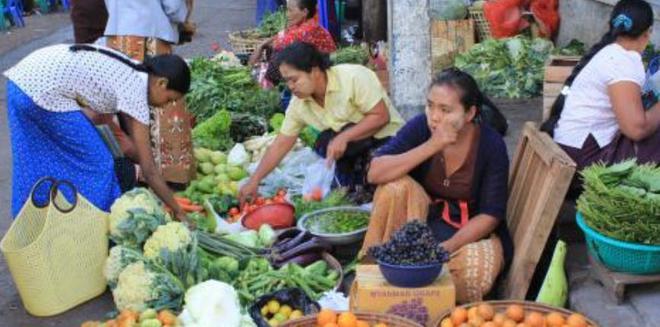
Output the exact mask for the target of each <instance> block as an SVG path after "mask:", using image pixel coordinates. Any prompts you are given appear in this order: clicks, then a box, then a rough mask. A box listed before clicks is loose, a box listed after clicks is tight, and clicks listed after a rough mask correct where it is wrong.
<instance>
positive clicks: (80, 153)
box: [5, 44, 190, 220]
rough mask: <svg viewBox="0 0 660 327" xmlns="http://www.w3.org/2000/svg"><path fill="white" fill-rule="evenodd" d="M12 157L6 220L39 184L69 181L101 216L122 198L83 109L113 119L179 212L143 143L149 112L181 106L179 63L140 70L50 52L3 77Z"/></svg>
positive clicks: (116, 56) (62, 49) (105, 53)
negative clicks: (117, 120)
mask: <svg viewBox="0 0 660 327" xmlns="http://www.w3.org/2000/svg"><path fill="white" fill-rule="evenodd" d="M5 76H6V77H7V78H8V81H7V111H8V116H9V128H10V131H11V144H12V154H13V179H12V181H13V182H12V184H13V186H12V187H13V190H12V216H14V217H15V216H16V215H17V214H18V211H19V210H20V209H21V207H22V206H23V204H24V203H25V201H26V200H27V199H28V197H29V193H30V189H31V187H32V186H33V185H34V183H35V182H36V181H37V180H39V179H40V178H42V177H45V176H51V177H54V178H56V179H64V180H69V181H71V182H72V183H73V184H74V185H75V186H76V187H77V188H78V190H79V192H80V193H81V194H82V195H83V196H85V198H87V199H88V200H90V201H91V202H92V203H93V204H94V205H96V206H97V207H98V208H100V209H101V210H106V211H107V210H109V208H110V206H111V204H112V203H113V202H114V200H115V199H116V198H117V197H118V196H120V188H119V184H118V181H117V177H116V176H115V173H114V163H113V158H112V155H111V153H110V150H109V149H108V147H107V146H106V145H105V143H104V142H103V140H102V138H101V136H100V134H99V133H98V132H97V130H96V128H95V127H94V126H93V124H92V123H91V121H90V120H89V119H88V118H87V116H85V115H84V114H83V112H82V111H81V108H82V107H86V108H90V109H92V110H94V111H96V112H98V113H103V114H119V117H120V121H122V122H123V124H122V125H124V126H126V129H127V131H128V134H129V135H130V137H131V139H132V140H133V143H134V145H135V147H136V152H137V157H138V160H139V164H140V166H141V167H142V171H143V173H144V176H145V179H146V181H147V183H148V184H149V186H150V187H151V188H152V189H153V190H154V192H155V193H156V194H157V195H158V196H159V197H160V198H161V199H162V200H163V201H164V202H165V204H167V205H168V206H169V207H170V208H172V209H173V211H174V213H175V216H176V217H177V218H178V219H180V220H184V219H185V213H184V212H183V210H181V208H180V207H179V206H178V205H177V203H176V201H174V199H173V195H172V192H171V191H170V189H169V188H168V187H167V185H166V184H165V181H164V179H163V177H162V176H161V175H160V174H159V173H158V170H157V169H156V166H155V164H154V159H153V156H152V153H151V145H150V136H149V116H150V110H151V109H150V105H154V106H162V105H165V104H168V103H172V102H176V101H178V100H180V99H181V98H182V97H183V96H184V94H186V93H187V92H188V90H189V88H190V70H189V69H188V66H187V64H186V63H185V61H184V60H183V59H181V58H180V57H178V56H175V55H162V56H156V57H153V58H149V59H147V60H146V61H145V62H144V63H143V64H140V63H138V62H136V61H133V60H131V59H129V58H128V57H126V56H125V55H123V54H121V53H119V52H117V51H114V50H111V49H108V48H103V47H96V46H90V45H73V46H72V45H64V44H62V45H54V46H49V47H46V48H43V49H39V50H37V51H35V52H33V53H32V54H30V55H28V56H27V57H25V58H24V59H23V60H21V61H20V62H19V63H18V64H17V65H16V66H14V67H12V68H11V69H9V70H8V71H6V72H5Z"/></svg>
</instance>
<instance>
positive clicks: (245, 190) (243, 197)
mask: <svg viewBox="0 0 660 327" xmlns="http://www.w3.org/2000/svg"><path fill="white" fill-rule="evenodd" d="M258 189H259V182H258V181H255V180H254V178H250V179H249V180H248V181H247V183H245V185H243V187H241V189H240V190H238V201H239V203H240V204H241V207H242V206H243V203H246V202H248V201H249V200H250V199H256V198H257V191H258Z"/></svg>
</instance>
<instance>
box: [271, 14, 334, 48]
mask: <svg viewBox="0 0 660 327" xmlns="http://www.w3.org/2000/svg"><path fill="white" fill-rule="evenodd" d="M297 41H302V42H305V43H309V44H312V45H314V46H315V47H316V48H317V49H318V50H319V51H320V52H323V53H331V52H335V50H337V46H336V45H335V41H334V40H333V39H332V35H330V32H328V31H327V30H326V29H325V28H323V27H321V26H320V25H319V24H318V23H317V22H316V21H315V20H314V19H313V18H312V19H308V20H306V21H305V22H303V23H302V24H300V25H296V26H292V27H289V28H287V29H286V30H284V31H283V32H280V33H279V34H278V35H277V36H276V37H275V39H274V40H273V49H274V50H275V52H278V51H281V50H282V49H284V48H286V47H287V46H289V45H291V44H292V43H294V42H297Z"/></svg>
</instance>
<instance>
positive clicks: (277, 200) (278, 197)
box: [274, 196, 286, 203]
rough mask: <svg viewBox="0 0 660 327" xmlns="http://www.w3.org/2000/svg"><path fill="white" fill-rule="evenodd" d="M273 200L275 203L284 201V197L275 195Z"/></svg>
mask: <svg viewBox="0 0 660 327" xmlns="http://www.w3.org/2000/svg"><path fill="white" fill-rule="evenodd" d="M274 202H275V203H286V199H284V198H283V197H281V196H276V197H275V200H274Z"/></svg>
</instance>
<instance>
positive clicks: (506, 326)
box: [502, 319, 518, 327]
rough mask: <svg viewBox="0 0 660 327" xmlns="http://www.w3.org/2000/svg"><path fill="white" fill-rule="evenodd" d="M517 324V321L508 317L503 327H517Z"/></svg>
mask: <svg viewBox="0 0 660 327" xmlns="http://www.w3.org/2000/svg"><path fill="white" fill-rule="evenodd" d="M516 326H518V324H516V322H515V321H513V320H511V319H506V320H504V322H503V323H502V327H516Z"/></svg>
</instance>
